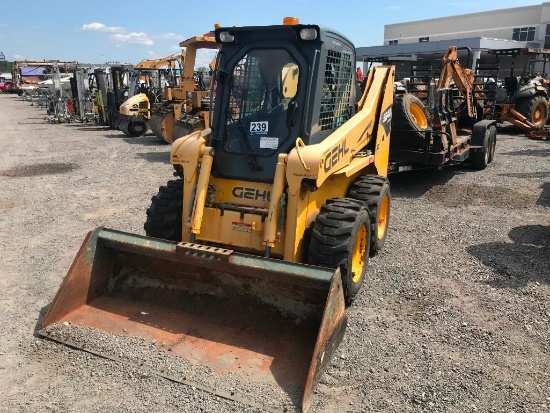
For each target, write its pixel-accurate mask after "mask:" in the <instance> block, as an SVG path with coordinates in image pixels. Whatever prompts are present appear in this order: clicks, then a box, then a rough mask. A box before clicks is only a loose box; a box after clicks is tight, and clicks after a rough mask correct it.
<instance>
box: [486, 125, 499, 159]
mask: <svg viewBox="0 0 550 413" xmlns="http://www.w3.org/2000/svg"><path fill="white" fill-rule="evenodd" d="M488 129H489V158H488V159H487V163H488V164H490V163H491V162H493V159H495V150H496V147H497V127H496V126H495V125H491V126H489V128H488Z"/></svg>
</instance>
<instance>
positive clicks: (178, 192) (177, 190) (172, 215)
mask: <svg viewBox="0 0 550 413" xmlns="http://www.w3.org/2000/svg"><path fill="white" fill-rule="evenodd" d="M182 205H183V180H182V179H175V180H172V181H168V183H167V184H166V185H163V186H161V187H160V188H159V192H158V194H156V195H155V196H153V197H152V198H151V206H150V207H149V208H148V209H147V221H145V224H144V225H143V228H144V229H145V233H146V234H147V236H148V237H153V238H161V239H166V240H170V241H177V242H180V241H181V223H182V219H181V215H182Z"/></svg>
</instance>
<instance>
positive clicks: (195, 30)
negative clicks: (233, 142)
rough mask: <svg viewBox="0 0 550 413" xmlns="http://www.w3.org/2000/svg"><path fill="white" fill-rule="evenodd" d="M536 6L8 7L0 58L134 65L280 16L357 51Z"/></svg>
mask: <svg viewBox="0 0 550 413" xmlns="http://www.w3.org/2000/svg"><path fill="white" fill-rule="evenodd" d="M540 4H542V1H541V0H539V1H530V0H483V1H480V0H474V1H468V0H464V1H459V0H454V1H451V0H449V1H448V0H435V1H431V0H417V1H410V0H409V1H405V0H392V1H383V0H382V1H380V0H377V1H373V0H363V1H358V0H357V1H356V0H339V1H338V0H317V1H315V0H293V1H289V0H277V1H264V0H255V1H252V0H226V1H217V0H210V1H207V2H199V1H195V2H185V1H154V0H153V1H152V0H148V1H143V0H135V1H125V0H118V1H117V0H90V1H73V2H66V1H63V2H62V1H58V0H52V1H48V2H44V1H43V0H40V1H37V0H24V1H11V2H9V7H4V8H3V10H2V11H1V12H0V52H3V53H4V55H5V57H6V60H9V61H13V60H23V59H29V60H42V59H48V60H50V59H52V60H68V61H78V62H81V63H105V62H121V63H131V64H135V63H137V62H139V61H140V60H142V59H147V58H154V57H162V56H166V55H169V54H172V53H177V52H179V50H181V49H180V48H179V46H178V44H179V42H180V41H182V40H185V39H187V38H189V37H192V36H195V35H202V34H204V33H205V32H208V31H210V30H212V29H213V27H214V24H215V23H220V24H221V25H222V26H251V25H257V26H263V25H275V24H281V23H282V21H283V18H284V17H285V16H295V17H298V18H299V19H300V22H301V23H306V24H307V23H309V24H318V25H322V26H327V27H330V28H332V29H334V30H337V31H339V32H340V33H342V34H344V35H345V36H347V37H348V38H349V39H350V40H351V41H352V42H353V43H354V44H355V46H356V47H364V46H377V45H381V44H382V43H383V39H384V25H385V24H392V23H404V22H407V21H414V20H424V19H430V18H436V17H445V16H453V15H459V14H467V13H475V12H480V11H488V10H498V9H504V8H511V7H521V6H528V5H540ZM210 54H211V51H210ZM210 54H209V53H208V52H206V51H205V53H203V54H200V55H199V56H198V59H197V63H198V66H206V65H207V64H208V62H209V61H210V59H211V57H210Z"/></svg>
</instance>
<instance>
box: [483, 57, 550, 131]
mask: <svg viewBox="0 0 550 413" xmlns="http://www.w3.org/2000/svg"><path fill="white" fill-rule="evenodd" d="M488 53H489V54H490V55H493V56H495V61H494V62H484V63H481V62H478V63H477V66H476V71H475V84H476V85H477V86H478V87H479V88H480V89H481V90H482V91H483V92H484V97H483V98H482V99H480V102H481V103H483V106H484V117H485V118H486V119H496V120H497V121H498V122H501V123H502V122H510V123H512V124H513V125H514V126H516V127H518V128H519V129H521V130H522V131H524V132H525V134H526V135H527V136H529V137H531V138H535V139H536V138H548V137H550V130H549V129H548V128H547V127H546V123H547V122H548V118H549V116H548V114H549V102H548V100H549V98H550V94H549V86H550V80H548V79H546V77H547V74H548V70H549V69H550V64H549V63H550V61H549V58H550V49H540V48H513V49H495V50H489V51H488ZM502 58H509V60H510V72H509V73H508V75H507V76H505V77H504V79H503V81H502V82H500V80H499V78H500V61H501V59H502ZM518 58H521V59H523V61H524V62H523V68H522V69H521V74H520V75H519V76H517V73H516V60H517V59H518Z"/></svg>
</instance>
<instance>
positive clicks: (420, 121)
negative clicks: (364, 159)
mask: <svg viewBox="0 0 550 413" xmlns="http://www.w3.org/2000/svg"><path fill="white" fill-rule="evenodd" d="M392 111H393V113H392V131H395V133H392V139H393V140H394V141H392V144H394V145H396V146H400V147H403V146H406V147H410V146H418V145H422V143H423V142H424V137H425V135H426V132H427V131H429V130H431V126H430V120H429V119H430V114H429V112H428V109H427V108H426V106H425V105H424V103H422V101H421V100H420V99H418V98H417V97H416V96H415V95H413V94H412V93H403V94H397V95H396V96H395V101H394V103H393V109H392Z"/></svg>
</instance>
